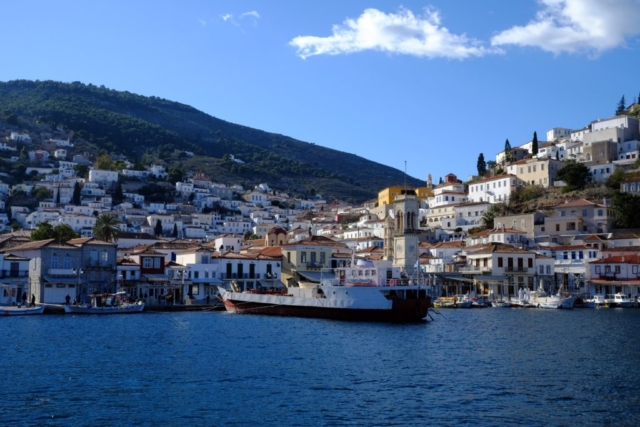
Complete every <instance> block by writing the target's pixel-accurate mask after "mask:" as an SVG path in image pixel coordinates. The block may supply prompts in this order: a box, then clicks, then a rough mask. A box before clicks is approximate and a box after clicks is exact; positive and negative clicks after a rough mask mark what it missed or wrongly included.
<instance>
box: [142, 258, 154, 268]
mask: <svg viewBox="0 0 640 427" xmlns="http://www.w3.org/2000/svg"><path fill="white" fill-rule="evenodd" d="M142 267H144V268H153V258H150V257H146V258H142Z"/></svg>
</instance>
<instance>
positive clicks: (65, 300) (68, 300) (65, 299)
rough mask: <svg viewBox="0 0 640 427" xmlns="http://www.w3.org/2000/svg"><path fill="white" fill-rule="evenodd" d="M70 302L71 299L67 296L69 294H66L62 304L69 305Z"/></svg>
mask: <svg viewBox="0 0 640 427" xmlns="http://www.w3.org/2000/svg"><path fill="white" fill-rule="evenodd" d="M70 301H71V297H70V296H69V294H67V296H66V297H64V302H65V304H66V305H69V302H70Z"/></svg>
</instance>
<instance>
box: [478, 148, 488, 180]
mask: <svg viewBox="0 0 640 427" xmlns="http://www.w3.org/2000/svg"><path fill="white" fill-rule="evenodd" d="M486 174H487V162H485V161H484V154H482V153H480V155H479V156H478V176H485V175H486Z"/></svg>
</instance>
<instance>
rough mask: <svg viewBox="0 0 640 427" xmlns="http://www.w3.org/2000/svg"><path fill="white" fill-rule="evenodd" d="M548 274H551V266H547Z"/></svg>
mask: <svg viewBox="0 0 640 427" xmlns="http://www.w3.org/2000/svg"><path fill="white" fill-rule="evenodd" d="M547 274H551V266H550V265H547Z"/></svg>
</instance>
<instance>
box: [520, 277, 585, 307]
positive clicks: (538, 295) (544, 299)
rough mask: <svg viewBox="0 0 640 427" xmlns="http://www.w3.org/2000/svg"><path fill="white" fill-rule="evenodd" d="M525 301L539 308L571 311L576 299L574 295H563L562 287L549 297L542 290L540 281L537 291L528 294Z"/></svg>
mask: <svg viewBox="0 0 640 427" xmlns="http://www.w3.org/2000/svg"><path fill="white" fill-rule="evenodd" d="M527 299H528V301H529V302H530V303H531V304H533V305H534V306H536V307H539V308H553V309H558V308H564V309H571V308H573V305H574V304H575V302H576V300H577V299H578V298H577V297H576V296H575V295H569V294H563V292H562V286H561V287H560V289H559V290H558V293H556V294H554V295H550V294H548V293H547V292H546V291H545V290H544V287H543V281H542V280H540V287H539V288H538V290H536V291H532V292H529V293H528V297H527Z"/></svg>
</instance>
